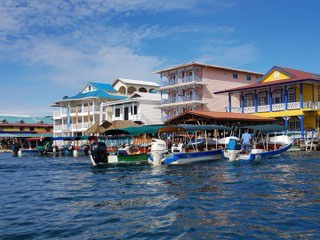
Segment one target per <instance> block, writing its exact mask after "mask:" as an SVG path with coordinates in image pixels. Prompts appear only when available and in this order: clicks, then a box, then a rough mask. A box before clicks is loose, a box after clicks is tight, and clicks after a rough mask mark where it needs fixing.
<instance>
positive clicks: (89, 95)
mask: <svg viewBox="0 0 320 240" xmlns="http://www.w3.org/2000/svg"><path fill="white" fill-rule="evenodd" d="M83 98H105V99H114V100H120V99H125V98H127V97H125V96H120V95H113V94H110V93H108V92H106V91H103V90H97V91H91V92H86V93H79V94H77V95H74V96H72V97H69V98H67V99H64V100H70V99H83Z"/></svg>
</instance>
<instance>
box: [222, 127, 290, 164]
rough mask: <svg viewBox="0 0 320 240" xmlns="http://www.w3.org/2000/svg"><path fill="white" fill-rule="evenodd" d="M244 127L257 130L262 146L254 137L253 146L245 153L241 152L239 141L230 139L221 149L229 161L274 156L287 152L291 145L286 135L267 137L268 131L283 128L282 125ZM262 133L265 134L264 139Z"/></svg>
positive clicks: (271, 131)
mask: <svg viewBox="0 0 320 240" xmlns="http://www.w3.org/2000/svg"><path fill="white" fill-rule="evenodd" d="M244 128H247V129H251V130H254V132H258V136H259V135H260V136H261V140H262V141H261V143H262V146H260V145H259V144H258V143H257V139H258V138H256V139H255V141H254V144H253V146H254V147H252V148H251V149H250V151H249V153H248V154H246V153H243V152H242V150H241V145H240V144H239V141H237V140H236V139H232V140H230V142H229V145H228V147H227V148H226V149H225V150H224V151H223V156H224V157H225V158H227V159H229V160H230V161H237V160H246V161H253V160H255V159H261V158H270V157H275V156H279V155H280V154H283V153H285V152H287V151H288V150H289V149H290V148H291V146H292V139H291V138H290V137H289V136H287V135H284V134H281V135H278V136H277V135H275V136H274V137H272V138H269V134H270V133H273V132H276V131H279V129H282V128H284V127H283V126H279V125H256V126H247V127H244ZM263 134H266V138H265V140H264V137H263Z"/></svg>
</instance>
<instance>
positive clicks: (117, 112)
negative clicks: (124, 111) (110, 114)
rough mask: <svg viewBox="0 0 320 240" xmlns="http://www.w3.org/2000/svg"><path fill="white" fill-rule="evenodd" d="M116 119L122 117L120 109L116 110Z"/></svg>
mask: <svg viewBox="0 0 320 240" xmlns="http://www.w3.org/2000/svg"><path fill="white" fill-rule="evenodd" d="M115 117H120V108H116V112H115Z"/></svg>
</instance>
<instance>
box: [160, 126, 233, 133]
mask: <svg viewBox="0 0 320 240" xmlns="http://www.w3.org/2000/svg"><path fill="white" fill-rule="evenodd" d="M213 130H224V131H231V130H232V128H230V127H225V126H221V125H172V126H166V127H163V128H161V129H160V130H159V132H161V133H164V132H166V133H169V132H183V131H185V132H195V131H213Z"/></svg>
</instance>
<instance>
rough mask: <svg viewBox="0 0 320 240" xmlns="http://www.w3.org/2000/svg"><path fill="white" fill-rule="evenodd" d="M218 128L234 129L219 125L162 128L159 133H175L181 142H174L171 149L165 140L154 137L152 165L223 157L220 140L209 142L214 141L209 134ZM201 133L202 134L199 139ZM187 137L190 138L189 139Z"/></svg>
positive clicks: (175, 163)
mask: <svg viewBox="0 0 320 240" xmlns="http://www.w3.org/2000/svg"><path fill="white" fill-rule="evenodd" d="M217 130H224V131H231V130H232V129H231V128H229V127H224V126H218V125H178V126H166V127H164V128H162V129H160V130H159V133H167V134H169V133H170V134H173V135H172V136H174V138H176V139H177V138H178V141H180V142H179V143H175V144H173V146H172V147H171V149H169V147H168V144H167V142H166V141H165V140H162V139H153V140H152V143H151V153H150V157H149V159H148V162H149V163H150V164H152V165H161V164H165V165H179V164H188V163H193V162H202V161H210V160H218V159H222V157H223V150H222V148H220V147H218V141H214V143H215V144H214V145H210V144H209V142H211V143H212V141H209V140H210V139H209V137H208V134H207V133H208V132H210V131H211V132H214V131H217ZM199 135H200V136H201V135H202V136H201V138H199V139H198V136H199ZM203 135H205V136H204V137H203ZM186 138H189V141H188V140H187V139H186ZM191 138H194V139H191ZM183 142H185V143H186V144H184V143H183Z"/></svg>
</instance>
